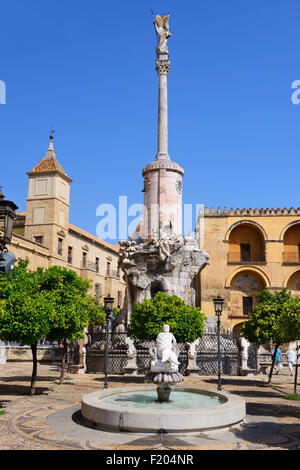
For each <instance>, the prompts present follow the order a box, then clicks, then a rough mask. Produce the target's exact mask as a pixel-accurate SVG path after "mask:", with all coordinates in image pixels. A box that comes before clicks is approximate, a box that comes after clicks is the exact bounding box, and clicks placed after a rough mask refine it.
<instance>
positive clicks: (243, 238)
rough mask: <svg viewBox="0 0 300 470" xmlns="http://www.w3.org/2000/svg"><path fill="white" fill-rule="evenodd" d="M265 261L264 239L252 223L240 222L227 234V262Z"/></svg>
mask: <svg viewBox="0 0 300 470" xmlns="http://www.w3.org/2000/svg"><path fill="white" fill-rule="evenodd" d="M264 261H265V240H264V237H263V234H262V232H261V231H260V230H259V228H258V227H256V226H255V225H254V224H250V223H248V224H247V223H241V224H239V225H237V226H236V227H235V228H234V229H233V230H232V231H231V233H230V235H229V249H228V262H229V263H238V264H243V263H255V262H264Z"/></svg>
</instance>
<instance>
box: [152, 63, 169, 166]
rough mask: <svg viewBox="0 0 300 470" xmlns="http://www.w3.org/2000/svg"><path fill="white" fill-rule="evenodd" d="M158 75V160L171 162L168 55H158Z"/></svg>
mask: <svg viewBox="0 0 300 470" xmlns="http://www.w3.org/2000/svg"><path fill="white" fill-rule="evenodd" d="M156 71H157V74H158V79H159V85H158V129H157V132H158V139H157V155H156V158H155V159H156V160H166V159H167V160H170V156H169V154H168V84H167V80H168V73H169V71H170V60H169V55H168V54H158V58H157V60H156Z"/></svg>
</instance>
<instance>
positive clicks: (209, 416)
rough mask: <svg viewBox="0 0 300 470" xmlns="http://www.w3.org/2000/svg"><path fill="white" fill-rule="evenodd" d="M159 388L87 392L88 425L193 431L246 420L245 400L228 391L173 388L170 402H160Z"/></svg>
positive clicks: (83, 410)
mask: <svg viewBox="0 0 300 470" xmlns="http://www.w3.org/2000/svg"><path fill="white" fill-rule="evenodd" d="M156 400H157V394H156V389H155V387H153V386H151V385H149V386H145V385H144V386H142V387H127V388H119V389H118V388H117V389H107V390H104V391H101V392H99V391H98V392H93V393H89V394H87V395H84V397H83V398H82V402H81V414H82V418H83V421H84V422H85V423H86V424H87V425H92V426H93V427H98V428H100V429H108V430H112V431H123V432H148V433H157V432H158V433H161V432H163V433H189V432H199V431H208V430H214V429H221V428H227V427H230V426H233V425H236V424H238V423H240V422H241V421H243V419H244V418H245V415H246V406H245V401H244V400H243V399H242V398H240V397H238V396H236V395H230V394H228V393H225V392H221V393H220V392H214V391H207V390H198V389H192V388H175V387H174V388H172V393H171V395H170V401H169V402H167V403H158V402H157V401H156Z"/></svg>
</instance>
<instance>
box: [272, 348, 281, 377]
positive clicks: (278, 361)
mask: <svg viewBox="0 0 300 470" xmlns="http://www.w3.org/2000/svg"><path fill="white" fill-rule="evenodd" d="M274 353H275V348H274V349H273V351H272V354H274ZM281 354H282V352H281V351H280V349H279V348H278V349H277V351H276V356H275V369H276V375H278V374H279V372H280V371H281V369H282V367H283V365H282V361H281Z"/></svg>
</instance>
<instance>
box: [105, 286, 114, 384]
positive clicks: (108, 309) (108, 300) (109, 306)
mask: <svg viewBox="0 0 300 470" xmlns="http://www.w3.org/2000/svg"><path fill="white" fill-rule="evenodd" d="M113 306H114V298H113V297H111V296H110V294H108V296H107V297H104V310H105V313H106V328H105V370H104V374H105V379H104V388H108V384H107V372H108V334H109V328H110V323H111V320H112V319H113V311H112V310H113Z"/></svg>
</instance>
